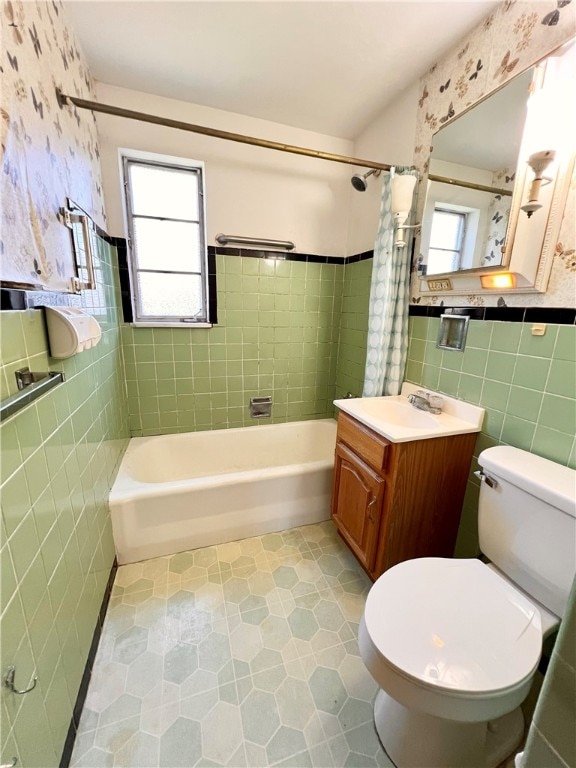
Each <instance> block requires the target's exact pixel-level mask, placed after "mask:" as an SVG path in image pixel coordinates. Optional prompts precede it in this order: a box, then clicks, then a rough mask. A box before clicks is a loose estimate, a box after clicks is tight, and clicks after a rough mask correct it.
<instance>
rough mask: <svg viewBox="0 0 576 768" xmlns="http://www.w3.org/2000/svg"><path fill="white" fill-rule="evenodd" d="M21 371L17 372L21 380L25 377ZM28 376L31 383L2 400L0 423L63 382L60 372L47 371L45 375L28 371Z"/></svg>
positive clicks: (0, 404)
mask: <svg viewBox="0 0 576 768" xmlns="http://www.w3.org/2000/svg"><path fill="white" fill-rule="evenodd" d="M23 371H24V369H21V371H18V373H19V374H20V378H21V380H22V376H24V377H26V373H25V372H24V373H23ZM28 375H29V376H31V377H32V383H30V384H25V385H24V386H23V387H22V389H20V390H19V391H18V392H16V394H15V395H11V396H10V397H7V398H6V400H2V402H1V403H0V421H4V420H5V419H8V418H9V417H10V416H13V415H14V414H15V413H18V411H21V410H22V408H25V407H26V406H27V405H30V403H31V402H33V401H34V400H37V399H38V398H39V397H41V396H42V395H44V394H46V392H48V391H49V390H51V389H53V388H54V387H56V386H58V384H61V383H62V382H63V381H64V374H63V373H61V372H60V371H47V372H46V373H37V372H30V371H29V372H28ZM19 386H20V385H19Z"/></svg>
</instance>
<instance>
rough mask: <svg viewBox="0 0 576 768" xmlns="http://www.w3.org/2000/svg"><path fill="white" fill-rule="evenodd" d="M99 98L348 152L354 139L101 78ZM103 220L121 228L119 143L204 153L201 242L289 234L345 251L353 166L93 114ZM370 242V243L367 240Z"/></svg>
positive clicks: (310, 244) (308, 248) (330, 252)
mask: <svg viewBox="0 0 576 768" xmlns="http://www.w3.org/2000/svg"><path fill="white" fill-rule="evenodd" d="M97 98H98V100H99V101H101V102H104V103H109V104H114V105H117V106H122V107H124V108H126V109H133V110H138V111H141V112H148V113H151V114H155V115H161V116H164V117H170V118H173V119H176V120H183V121H186V122H191V123H197V124H199V125H206V126H209V127H211V128H218V129H221V130H227V131H232V132H236V133H243V134H248V135H252V136H256V137H259V138H264V139H270V140H273V141H278V142H283V143H287V144H295V145H299V146H304V147H309V148H311V149H318V150H322V151H324V152H333V153H336V154H342V155H352V154H353V149H354V147H353V144H352V142H350V141H347V140H345V139H338V138H335V137H331V136H326V135H324V134H318V133H314V132H312V131H306V130H301V129H297V128H292V127H290V126H286V125H281V124H278V123H272V122H269V121H266V120H261V119H258V118H252V117H246V116H244V115H238V114H235V113H231V112H224V111H222V110H218V109H212V108H210V107H203V106H199V105H197V104H190V103H188V102H184V101H177V100H175V99H167V98H163V97H160V96H155V95H152V94H147V93H142V92H139V91H132V90H128V89H124V88H118V87H116V86H111V85H107V84H104V83H98V84H97ZM96 120H97V124H98V132H99V136H100V148H101V152H102V158H101V159H102V175H103V185H104V195H105V200H106V209H107V212H108V222H109V224H108V228H109V231H110V233H111V234H113V235H117V236H123V235H124V234H125V233H124V225H123V221H122V205H121V186H120V178H119V172H118V148H119V147H126V148H131V149H138V150H145V151H149V152H159V153H163V154H168V155H174V156H177V157H187V158H191V159H194V160H203V161H204V162H205V166H206V210H207V216H206V218H207V230H208V244H209V245H210V244H212V245H213V244H214V242H215V241H214V237H215V235H216V234H218V233H219V232H224V233H225V234H233V235H244V236H249V237H265V238H271V239H275V240H293V241H294V242H295V243H296V250H297V251H298V252H300V253H319V254H323V255H327V256H342V257H343V256H346V255H347V250H346V248H347V241H348V206H349V199H350V195H349V191H350V189H352V188H351V186H350V176H351V175H352V173H354V172H355V170H356V169H355V168H354V167H352V166H347V165H341V164H339V163H331V162H326V161H324V160H318V159H314V158H307V157H300V156H298V155H291V154H286V153H283V152H275V151H273V150H268V149H262V148H259V147H251V146H248V145H245V144H238V143H235V142H230V141H224V140H222V139H215V138H211V137H209V136H201V135H199V134H194V133H188V132H184V131H179V130H175V129H172V128H165V127H163V126H155V125H150V124H147V123H141V122H136V121H134V120H126V119H122V118H118V117H111V116H108V115H101V114H98V115H96ZM370 247H371V246H370Z"/></svg>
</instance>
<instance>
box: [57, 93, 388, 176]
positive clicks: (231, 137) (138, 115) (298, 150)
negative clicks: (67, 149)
mask: <svg viewBox="0 0 576 768" xmlns="http://www.w3.org/2000/svg"><path fill="white" fill-rule="evenodd" d="M56 96H57V99H58V103H59V104H60V106H61V107H65V106H68V105H70V104H71V105H73V106H74V107H78V108H79V109H89V110H91V111H92V112H101V113H102V114H104V115H114V116H115V117H125V118H128V119H129V120H139V121H140V122H143V123H153V124H154V125H164V126H166V128H177V129H178V130H180V131H188V132H189V133H201V134H203V135H204V136H212V137H214V138H216V139H226V140H227V141H237V142H239V143H240V144H251V145H252V146H253V147H263V148H264V149H276V150H278V151H279V152H290V153H292V154H293V155H305V156H306V157H316V158H318V159H319V160H330V161H332V162H334V163H346V164H347V165H359V166H361V167H362V168H376V169H380V170H381V171H389V170H390V168H391V166H390V165H388V164H387V163H377V162H376V161H374V160H362V159H361V158H358V157H348V155H335V154H333V153H332V152H321V151H320V150H318V149H308V148H307V147H299V146H295V145H293V144H282V143H281V142H278V141H269V140H268V139H258V138H256V137H255V136H246V135H245V134H242V133H232V132H230V131H220V130H218V129H217V128H208V127H207V126H204V125H195V124H194V123H184V122H182V121H181V120H172V119H171V118H168V117H159V116H158V115H149V114H148V113H146V112H136V111H134V110H132V109H124V108H123V107H115V106H113V105H112V104H101V103H100V102H98V101H88V100H87V99H79V98H77V97H76V96H67V95H66V94H64V93H62V92H61V91H59V90H58V89H57V90H56Z"/></svg>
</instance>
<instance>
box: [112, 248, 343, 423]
mask: <svg viewBox="0 0 576 768" xmlns="http://www.w3.org/2000/svg"><path fill="white" fill-rule="evenodd" d="M343 280H344V270H343V268H342V267H341V266H340V265H333V264H313V263H305V262H296V261H284V260H272V259H255V258H241V257H238V256H221V255H219V256H217V286H218V325H216V326H214V328H211V329H199V328H197V329H194V328H175V329H172V328H154V329H150V328H132V327H130V326H124V327H123V328H122V345H123V352H124V362H125V371H126V382H127V387H128V406H129V414H130V429H131V434H132V435H153V434H165V433H170V432H187V431H194V430H202V429H222V428H227V427H242V426H247V425H250V424H255V423H259V422H260V423H261V420H257V419H251V418H250V417H249V415H248V402H249V400H250V397H251V396H254V395H272V398H273V407H272V414H273V416H272V419H271V421H272V422H282V421H294V420H300V419H318V418H324V417H327V416H332V414H333V407H332V401H333V399H334V393H335V381H336V363H337V356H338V335H339V317H340V305H341V301H342V285H343ZM265 423H269V420H268V419H266V420H265Z"/></svg>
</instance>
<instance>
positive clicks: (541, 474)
mask: <svg viewBox="0 0 576 768" xmlns="http://www.w3.org/2000/svg"><path fill="white" fill-rule="evenodd" d="M478 463H479V464H480V466H481V467H482V469H483V471H484V474H485V478H484V481H483V482H482V484H481V488H480V502H479V506H478V533H479V539H480V549H481V550H482V552H483V553H484V554H485V555H486V557H487V558H488V559H489V560H490V561H491V562H492V563H493V564H494V565H495V566H496V568H498V570H500V571H502V572H503V573H504V574H505V575H506V576H507V577H508V578H509V579H510V580H511V581H513V582H514V583H515V584H517V585H518V586H519V587H520V588H521V589H523V590H524V591H525V592H527V593H528V594H529V595H531V596H532V597H533V598H534V599H535V600H537V601H538V602H539V603H541V604H542V605H544V606H545V607H546V608H548V610H550V611H552V613H554V614H556V616H559V617H562V616H563V615H564V609H565V607H566V601H567V599H568V593H569V591H570V587H571V584H572V580H573V579H574V574H575V572H576V472H575V471H574V470H573V469H570V468H568V467H563V466H561V465H560V464H556V463H555V462H553V461H549V460H548V459H543V458H541V457H540V456H535V455H534V454H532V453H527V452H526V451H522V450H520V449H519V448H512V447H510V446H504V445H502V446H497V447H495V448H488V449H486V450H485V451H482V453H481V454H480V456H479V457H478ZM491 480H492V481H495V482H494V483H491Z"/></svg>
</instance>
